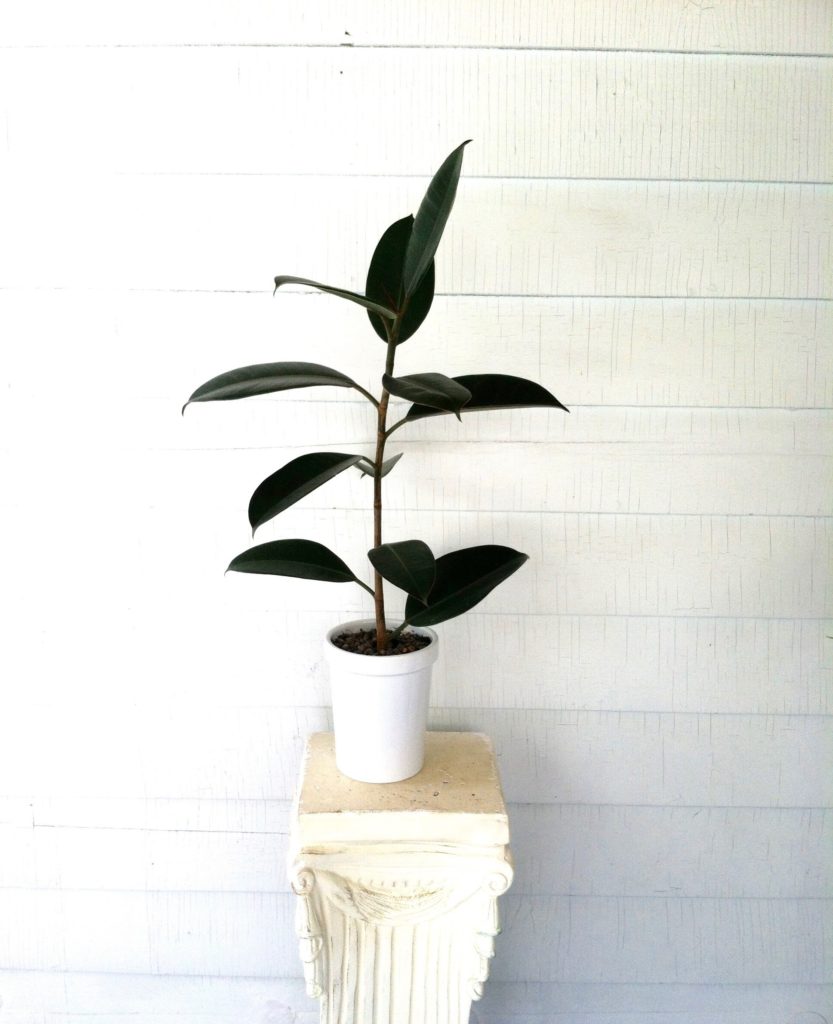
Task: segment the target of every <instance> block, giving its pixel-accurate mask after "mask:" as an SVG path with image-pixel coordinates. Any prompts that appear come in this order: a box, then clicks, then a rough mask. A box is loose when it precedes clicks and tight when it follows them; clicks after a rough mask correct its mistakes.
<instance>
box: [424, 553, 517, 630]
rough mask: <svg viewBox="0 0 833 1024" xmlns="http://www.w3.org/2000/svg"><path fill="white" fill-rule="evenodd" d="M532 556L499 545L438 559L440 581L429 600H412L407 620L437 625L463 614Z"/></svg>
mask: <svg viewBox="0 0 833 1024" xmlns="http://www.w3.org/2000/svg"><path fill="white" fill-rule="evenodd" d="M528 557H529V556H528V555H524V554H522V553H521V552H520V551H515V550H513V549H512V548H506V547H502V546H501V545H499V544H482V545H480V546H478V547H474V548H463V549H462V550H461V551H452V552H451V553H450V554H447V555H442V556H441V557H440V558H438V559H437V578H436V581H435V583H434V586H433V587H432V588H431V593H430V594H429V595H428V600H427V601H425V602H420V601H419V600H417V599H416V598H414V597H409V598H408V601H407V604H406V606H405V621H406V622H407V623H408V624H409V625H411V626H433V625H435V624H436V623H438V622H445V621H446V619H453V618H454V616H455V615H462V614H463V612H467V611H468V610H469V608H473V607H474V606H475V605H476V604H477V603H478V602H480V601H482V600H483V598H484V597H486V595H487V594H488V593H490V592H491V591H492V590H494V588H495V587H496V586H497V585H498V584H499V583H502V582H503V581H504V580H505V579H506V578H507V577H508V576H511V575H512V573H513V572H515V570H516V569H519V568H520V567H521V566H522V565H523V563H524V562H525V561H526V560H527V558H528Z"/></svg>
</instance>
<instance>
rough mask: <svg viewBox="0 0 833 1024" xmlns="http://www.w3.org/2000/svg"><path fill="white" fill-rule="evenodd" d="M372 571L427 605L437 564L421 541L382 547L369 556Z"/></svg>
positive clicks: (404, 541) (382, 545)
mask: <svg viewBox="0 0 833 1024" xmlns="http://www.w3.org/2000/svg"><path fill="white" fill-rule="evenodd" d="M367 557H368V558H369V559H370V562H371V564H372V565H373V568H374V569H375V570H376V571H377V572H378V573H379V574H380V575H381V576H383V577H384V578H385V579H386V580H387V581H388V582H389V583H392V584H393V585H394V586H395V587H399V589H400V590H404V591H405V593H406V594H413V595H414V596H415V597H417V598H419V600H420V601H422V602H424V601H426V600H427V598H428V595H429V594H430V592H431V588H432V587H433V586H434V579H435V576H436V571H437V563H436V561H435V559H434V555H433V553H432V551H431V548H429V547H428V545H427V544H425V543H424V542H423V541H421V540H401V541H397V542H396V543H395V544H380V545H379V547H377V548H371V550H370V551H368V553H367Z"/></svg>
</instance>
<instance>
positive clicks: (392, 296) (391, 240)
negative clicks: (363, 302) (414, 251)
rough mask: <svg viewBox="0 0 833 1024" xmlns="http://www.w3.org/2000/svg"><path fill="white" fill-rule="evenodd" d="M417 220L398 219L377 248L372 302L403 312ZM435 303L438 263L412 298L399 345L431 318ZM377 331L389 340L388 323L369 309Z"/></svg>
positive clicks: (370, 282) (372, 264)
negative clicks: (408, 252)
mask: <svg viewBox="0 0 833 1024" xmlns="http://www.w3.org/2000/svg"><path fill="white" fill-rule="evenodd" d="M413 223H414V218H413V216H411V215H410V214H409V215H408V216H407V217H403V218H402V220H397V221H395V222H394V223H393V224H391V226H390V227H389V228H388V229H387V231H385V233H384V234H383V235H382V237H381V238H380V239H379V242H378V244H377V246H376V249H375V251H374V253H373V258H372V259H371V261H370V269H369V270H368V272H367V284H366V285H365V292H366V293H367V297H368V298H369V299H373V300H374V301H375V302H379V303H381V304H382V305H385V306H389V307H390V308H391V309H395V310H397V311H398V310H399V309H400V308H401V304H402V298H403V290H402V267H403V264H404V262H405V250H406V249H407V248H408V241H409V240H410V237H411V227H412V226H413ZM433 300H434V261H433V260H431V263H430V264H429V266H428V269H427V270H426V272H425V275H424V276H423V278H422V280H421V281H420V282H419V285H418V286H417V289H416V291H415V292H414V294H413V295H412V296H411V299H410V301H409V302H408V305H407V308H406V310H405V312H404V314H403V316H402V319H401V321H400V323H399V336H398V343H401V342H403V341H407V339H408V338H410V337H411V335H412V334H414V333H415V332H416V331H417V329H418V328H419V326H420V324H421V323H422V321H423V320H424V319H425V318H426V317H427V316H428V311H429V310H430V309H431V303H432V302H433ZM367 315H368V316H369V317H370V323H371V324H372V325H373V330H374V331H375V332H376V333H377V334H378V335H379V337H380V338H381V339H382V341H385V342H386V341H387V340H388V335H387V332H386V331H385V324H384V322H383V320H382V318H381V317H380V316H379V315H378V314H377V313H372V312H370V310H368V313H367Z"/></svg>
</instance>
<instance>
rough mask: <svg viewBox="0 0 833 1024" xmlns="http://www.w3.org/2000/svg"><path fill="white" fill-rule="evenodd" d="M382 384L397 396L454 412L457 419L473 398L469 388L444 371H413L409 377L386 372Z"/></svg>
mask: <svg viewBox="0 0 833 1024" xmlns="http://www.w3.org/2000/svg"><path fill="white" fill-rule="evenodd" d="M382 384H383V385H384V386H385V387H386V388H387V389H388V391H390V393H391V394H392V395H396V397H397V398H405V399H407V400H408V401H409V402H418V403H420V404H422V405H426V406H430V407H431V408H432V409H439V410H440V411H441V412H453V413H454V415H455V416H456V417H457V419H459V418H460V410H461V409H462V408H463V406H464V405H465V404H466V402H468V401H469V399H470V398H471V391H469V389H468V388H466V387H464V386H463V385H462V384H460V383H459V382H458V381H456V380H452V379H451V377H446V376H445V374H442V373H412V374H409V375H408V376H407V377H391V376H389V375H388V374H387V373H386V374H385V375H384V376H383V377H382Z"/></svg>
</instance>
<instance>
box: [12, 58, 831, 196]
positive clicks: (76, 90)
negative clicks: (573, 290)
mask: <svg viewBox="0 0 833 1024" xmlns="http://www.w3.org/2000/svg"><path fill="white" fill-rule="evenodd" d="M828 65H829V61H828V60H827V59H826V58H806V57H805V58H781V59H780V60H768V61H767V60H760V59H757V58H752V57H749V58H737V59H735V60H731V61H729V60H716V59H715V58H714V57H713V56H708V55H705V56H704V55H702V54H697V55H683V54H679V55H668V54H641V55H636V56H635V55H633V54H627V53H618V52H617V53H599V52H592V53H587V52H580V53H577V52H571V53H565V52H545V51H540V50H529V51H525V52H523V53H518V52H515V51H509V52H502V51H486V52H483V51H479V50H474V51H473V50H464V49H455V50H453V51H450V52H449V51H446V50H442V49H440V50H436V49H426V48H418V49H414V50H407V51H404V52H403V51H402V50H390V49H386V48H383V49H371V50H364V49H359V48H349V49H345V48H333V49H324V50H315V51H310V50H308V49H305V48H297V49H287V50H284V49H282V50H280V51H275V50H273V49H270V48H268V47H266V48H264V47H257V48H251V49H246V50H242V51H241V50H240V49H237V48H232V49H229V48H223V47H209V48H188V49H183V48H177V47H174V48H166V49H155V48H154V49H145V48H129V49H123V48H115V49H114V48H105V49H94V50H89V49H64V50H55V49H52V48H49V49H27V50H21V51H18V52H16V53H15V52H11V53H10V52H8V51H7V52H6V53H5V55H4V61H3V70H2V72H0V85H3V84H4V83H9V84H10V83H14V88H13V89H12V88H10V86H9V84H5V87H4V91H5V92H6V93H7V95H8V96H9V97H10V101H9V104H8V106H7V109H6V115H5V116H6V119H7V124H8V129H7V138H8V140H9V144H8V151H9V152H8V156H9V159H10V162H11V163H12V164H13V165H16V166H19V167H50V166H54V165H55V164H56V163H60V165H61V167H62V170H63V171H64V173H66V171H67V170H68V169H69V168H70V167H72V168H74V169H76V170H80V169H81V168H89V169H90V170H92V171H93V172H94V173H100V172H102V171H106V170H113V171H116V172H120V173H124V172H146V173H159V172H168V173H172V172H175V173H197V174H205V173H215V174H277V175H282V174H293V175H303V174H316V173H317V172H319V171H320V170H321V168H327V173H328V174H331V175H333V176H342V175H351V174H361V175H393V176H398V175H427V174H430V173H432V172H433V170H434V169H435V167H436V166H439V163H440V161H441V159H442V158H443V157H444V155H445V154H446V153H447V152H448V151H450V150H451V148H453V146H455V145H457V144H458V143H459V142H460V141H462V140H463V139H466V138H473V139H474V143H473V144H472V146H471V147H470V148H469V151H468V152H467V157H466V171H465V173H466V175H467V176H474V177H479V176H485V177H498V178H510V179H511V178H515V177H533V178H628V179H644V178H650V179H677V180H735V181H738V180H744V181H791V182H797V181H809V182H812V181H816V182H824V181H829V180H830V179H831V177H833V155H831V151H830V147H829V145H827V136H826V133H825V131H824V126H825V125H827V124H829V123H830V122H831V121H833V76H831V75H830V74H829V69H828ZM56 81H60V82H61V88H60V89H59V90H56V89H55V88H54V83H55V82H56ZM137 81H141V82H142V83H143V85H142V88H141V89H137V88H136V82H137ZM105 83H106V87H103V86H104V84H105ZM276 96H279V97H280V103H279V104H277V105H276V103H275V97H276ZM472 96H477V103H476V104H473V103H472V102H471V97H472ZM438 108H440V109H442V110H443V112H444V113H443V116H442V117H441V118H438V117H436V116H434V115H433V114H432V113H429V111H435V110H436V109H438ZM79 110H83V111H85V116H84V117H83V118H79V117H78V111H79ZM357 111H372V118H373V121H374V122H375V123H376V124H379V125H392V124H397V123H403V122H404V123H407V124H409V125H411V126H412V130H411V131H409V132H408V133H406V134H404V135H403V134H401V133H400V134H396V133H392V132H390V131H376V132H370V133H366V132H357V131H356V127H355V125H356V112H357ZM311 123H312V124H315V126H316V131H314V132H310V131H309V125H310V124H311ZM102 124H106V125H107V131H106V132H102V131H101V129H100V126H101V125H102ZM265 125H268V126H269V127H268V130H264V126H265ZM540 125H546V126H547V130H545V131H541V130H540ZM431 154H433V157H432V156H431ZM292 187H293V185H292V183H283V182H280V181H277V182H275V183H274V188H275V190H276V191H277V190H278V189H286V188H288V189H290V190H291V189H292Z"/></svg>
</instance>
